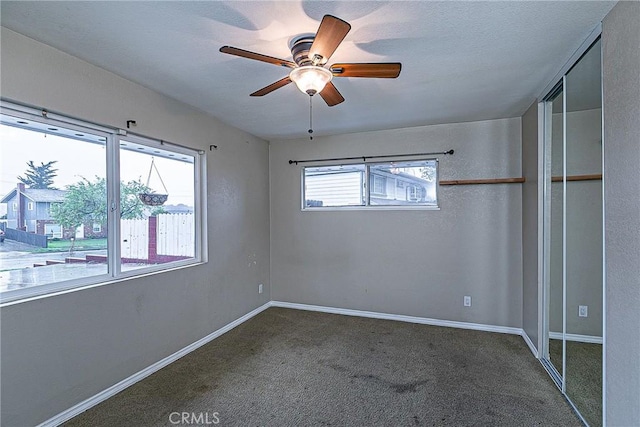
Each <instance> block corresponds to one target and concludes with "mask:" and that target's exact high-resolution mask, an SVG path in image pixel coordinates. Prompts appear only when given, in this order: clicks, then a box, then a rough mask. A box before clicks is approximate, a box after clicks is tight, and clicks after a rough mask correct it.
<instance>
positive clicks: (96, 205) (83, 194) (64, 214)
mask: <svg viewBox="0 0 640 427" xmlns="http://www.w3.org/2000/svg"><path fill="white" fill-rule="evenodd" d="M66 190H67V193H66V194H65V197H64V201H63V202H60V203H56V204H53V205H52V206H51V216H52V217H53V218H54V219H55V220H56V221H57V222H58V223H59V224H60V225H61V226H62V227H64V228H70V229H76V228H77V227H79V226H81V225H82V224H86V223H98V224H104V223H106V222H107V180H106V179H105V178H100V177H96V178H95V180H94V181H89V180H88V179H86V178H82V181H79V182H77V183H75V184H71V185H69V186H67V189H66ZM148 192H150V189H149V187H147V186H146V185H144V184H142V183H141V182H139V181H129V182H121V183H120V217H121V218H123V219H139V218H144V217H145V216H146V215H149V214H152V215H157V214H159V213H163V212H164V209H162V207H159V208H156V209H154V210H153V211H151V212H149V209H148V207H147V206H145V205H144V204H143V203H142V202H141V201H140V199H139V198H138V194H139V193H148Z"/></svg>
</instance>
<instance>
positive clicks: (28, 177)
mask: <svg viewBox="0 0 640 427" xmlns="http://www.w3.org/2000/svg"><path fill="white" fill-rule="evenodd" d="M57 162H58V161H57V160H52V161H50V162H48V163H44V162H40V166H36V165H35V164H34V163H33V160H29V161H28V162H27V166H28V167H27V171H26V172H25V173H24V177H22V176H19V177H18V180H19V181H20V182H22V183H23V184H24V185H26V186H27V187H29V188H49V189H52V190H55V187H53V178H55V177H56V176H58V174H57V173H56V172H57V171H58V169H53V165H54V163H57Z"/></svg>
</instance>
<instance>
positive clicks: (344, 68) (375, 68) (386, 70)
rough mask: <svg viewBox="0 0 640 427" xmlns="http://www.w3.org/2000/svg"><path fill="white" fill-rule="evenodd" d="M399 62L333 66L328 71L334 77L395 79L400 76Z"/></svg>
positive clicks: (400, 65)
mask: <svg viewBox="0 0 640 427" xmlns="http://www.w3.org/2000/svg"><path fill="white" fill-rule="evenodd" d="M401 68H402V64H401V63H399V62H379V63H371V64H366V63H361V64H333V65H332V66H331V67H330V68H329V69H330V70H331V72H332V73H333V75H334V76H335V77H375V78H386V79H395V78H396V77H398V76H399V75H400V70H401Z"/></svg>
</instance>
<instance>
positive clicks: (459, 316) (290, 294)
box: [270, 117, 522, 328]
mask: <svg viewBox="0 0 640 427" xmlns="http://www.w3.org/2000/svg"><path fill="white" fill-rule="evenodd" d="M450 148H453V149H455V150H456V152H455V154H454V155H453V156H439V157H440V179H442V180H449V179H467V178H469V179H470V178H501V177H518V176H520V175H521V172H522V170H521V159H522V156H521V129H520V118H519V117H518V118H513V119H502V120H493V121H483V122H472V123H459V124H446V125H436V126H424V127H415V128H405V129H396V130H389V131H378V132H365V133H353V134H346V135H340V136H332V137H316V138H314V139H313V141H309V139H299V140H288V141H275V142H273V141H272V143H271V151H270V153H271V154H270V158H271V160H270V161H271V166H270V171H271V175H270V181H271V209H272V211H271V218H272V221H271V262H272V269H271V271H272V277H271V283H272V298H273V299H274V300H282V301H289V302H296V303H305V304H317V305H321V306H330V307H339V308H349V309H357V310H370V311H376V312H382V313H392V314H403V315H410V316H421V317H428V318H436V319H446V320H455V321H464V322H476V323H483V324H489V325H500V326H510V327H518V328H519V327H521V326H522V244H521V243H522V229H521V218H522V199H521V191H522V190H521V184H499V185H473V186H440V188H439V190H438V191H439V201H440V206H441V210H439V211H429V210H404V211H403V210H398V211H388V210H356V211H344V210H342V211H336V210H334V211H321V212H318V211H306V212H301V210H300V206H301V189H300V179H301V166H295V165H289V164H288V163H287V162H288V160H289V159H306V158H327V157H342V156H358V155H369V156H371V155H376V154H394V153H420V152H430V151H444V150H447V149H450ZM464 295H470V296H471V297H472V302H473V305H472V307H471V308H465V307H463V304H462V302H463V296H464Z"/></svg>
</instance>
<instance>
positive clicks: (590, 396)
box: [563, 41, 603, 426]
mask: <svg viewBox="0 0 640 427" xmlns="http://www.w3.org/2000/svg"><path fill="white" fill-rule="evenodd" d="M564 93H565V114H564V115H565V117H564V118H565V159H564V160H565V173H564V180H563V187H564V194H565V204H564V214H565V221H564V224H565V307H564V308H565V366H564V369H565V389H566V394H567V396H568V397H569V398H570V399H571V401H572V402H573V403H574V405H575V406H576V408H577V409H578V411H580V413H581V414H582V416H583V417H584V419H585V420H586V421H587V423H588V424H589V425H591V426H596V425H601V424H602V323H603V313H602V308H603V304H602V294H603V280H602V277H603V275H602V266H603V258H602V255H603V254H602V252H603V251H602V241H603V223H602V207H603V198H602V98H601V93H602V91H601V65H600V41H597V42H596V43H595V44H594V45H593V46H592V47H591V48H590V49H589V50H588V51H587V52H586V53H585V54H584V56H582V58H581V59H580V60H579V61H578V62H577V63H576V65H575V66H574V67H573V68H571V70H570V71H569V72H568V73H567V74H566V76H565V82H564Z"/></svg>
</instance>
